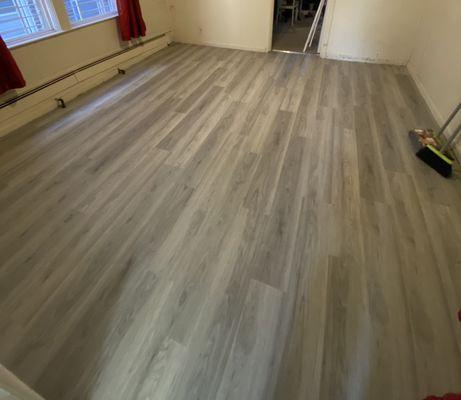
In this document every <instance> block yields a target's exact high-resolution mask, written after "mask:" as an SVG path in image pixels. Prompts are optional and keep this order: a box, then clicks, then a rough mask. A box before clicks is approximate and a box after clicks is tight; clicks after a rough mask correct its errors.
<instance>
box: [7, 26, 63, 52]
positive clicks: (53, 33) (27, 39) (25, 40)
mask: <svg viewBox="0 0 461 400" xmlns="http://www.w3.org/2000/svg"><path fill="white" fill-rule="evenodd" d="M62 32H63V31H61V30H52V31H46V32H42V33H41V34H38V35H29V36H24V37H23V38H22V40H20V39H18V40H15V41H14V42H9V43H8V42H5V43H6V46H7V47H8V48H9V49H15V48H16V47H21V46H24V45H25V44H29V43H34V42H38V41H39V40H43V39H46V38H49V37H51V36H56V35H59V34H60V33H62Z"/></svg>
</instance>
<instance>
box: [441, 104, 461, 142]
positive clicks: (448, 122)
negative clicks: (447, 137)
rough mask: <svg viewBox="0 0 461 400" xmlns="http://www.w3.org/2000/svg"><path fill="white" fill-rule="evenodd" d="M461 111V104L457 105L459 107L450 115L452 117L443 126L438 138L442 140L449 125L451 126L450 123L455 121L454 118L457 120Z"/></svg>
mask: <svg viewBox="0 0 461 400" xmlns="http://www.w3.org/2000/svg"><path fill="white" fill-rule="evenodd" d="M459 110H461V103H459V104H458V105H457V107H456V108H455V109H454V110H453V112H452V113H451V114H450V116H449V117H448V119H447V122H445V124H444V125H443V126H442V129H440V132H439V134H438V135H437V138H440V137H441V136H442V134H443V132H445V129H447V127H448V125H450V122H451V121H453V118H455V116H456V114H458V112H459Z"/></svg>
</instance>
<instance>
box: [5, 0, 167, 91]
mask: <svg viewBox="0 0 461 400" xmlns="http://www.w3.org/2000/svg"><path fill="white" fill-rule="evenodd" d="M141 7H142V11H143V16H144V19H145V22H146V25H147V37H153V36H156V35H159V34H161V33H165V32H168V31H171V17H170V13H169V9H168V5H167V0H141ZM124 45H126V43H125V44H123V43H122V42H120V41H119V35H118V29H117V24H116V20H115V19H110V20H106V21H103V22H99V23H97V24H93V25H89V26H86V27H82V28H80V29H75V30H71V31H68V32H65V33H62V34H59V35H57V36H53V37H49V38H46V39H44V40H40V41H38V42H33V43H29V44H26V45H23V46H20V47H17V48H14V49H13V50H12V53H13V56H14V57H15V59H16V62H17V63H18V65H19V67H20V68H21V71H22V72H23V74H24V78H25V79H26V82H27V86H28V87H34V86H36V85H37V84H40V83H43V82H46V81H48V80H50V79H52V78H54V77H56V76H59V75H61V74H63V73H66V72H69V71H71V70H73V69H75V68H76V67H79V66H82V65H85V64H87V63H89V62H91V61H94V60H97V59H99V58H101V57H104V56H106V55H109V54H111V53H114V52H116V51H117V50H120V49H122V48H123V46H124Z"/></svg>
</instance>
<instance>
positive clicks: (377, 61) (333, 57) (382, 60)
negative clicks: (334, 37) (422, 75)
mask: <svg viewBox="0 0 461 400" xmlns="http://www.w3.org/2000/svg"><path fill="white" fill-rule="evenodd" d="M321 57H322V58H328V59H330V60H338V61H351V62H361V63H368V64H384V65H399V66H405V65H407V63H406V61H404V60H397V59H388V58H369V57H353V56H348V55H346V54H335V53H329V52H327V51H326V52H324V53H323V54H321Z"/></svg>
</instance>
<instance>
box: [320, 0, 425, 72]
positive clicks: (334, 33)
mask: <svg viewBox="0 0 461 400" xmlns="http://www.w3.org/2000/svg"><path fill="white" fill-rule="evenodd" d="M420 4H421V0H329V3H328V7H329V10H328V14H327V18H326V20H325V24H326V26H325V35H324V37H323V38H322V41H323V44H322V46H321V49H320V52H321V55H322V56H323V57H326V58H333V59H342V60H354V61H365V62H376V63H384V64H397V65H406V64H407V62H408V60H409V58H410V55H411V52H412V50H413V47H414V41H415V36H416V32H417V30H418V26H419V22H420V20H421V7H420Z"/></svg>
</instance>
